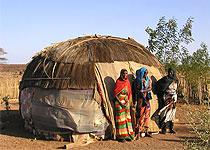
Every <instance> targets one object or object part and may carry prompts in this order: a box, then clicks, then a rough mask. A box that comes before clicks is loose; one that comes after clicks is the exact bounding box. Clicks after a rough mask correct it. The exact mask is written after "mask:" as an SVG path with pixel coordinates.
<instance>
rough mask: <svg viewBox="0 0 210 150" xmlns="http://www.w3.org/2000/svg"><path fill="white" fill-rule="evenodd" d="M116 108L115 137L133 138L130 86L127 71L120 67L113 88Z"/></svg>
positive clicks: (122, 138) (123, 139)
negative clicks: (118, 75)
mask: <svg viewBox="0 0 210 150" xmlns="http://www.w3.org/2000/svg"><path fill="white" fill-rule="evenodd" d="M114 97H115V109H116V128H117V139H118V140H119V141H122V142H125V141H126V140H130V141H131V140H133V138H134V133H133V128H132V123H131V115H130V103H129V101H130V99H131V86H130V82H129V80H128V71H127V70H126V69H122V70H121V72H120V77H119V78H118V79H117V81H116V84H115V90H114Z"/></svg>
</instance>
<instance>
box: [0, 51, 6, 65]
mask: <svg viewBox="0 0 210 150" xmlns="http://www.w3.org/2000/svg"><path fill="white" fill-rule="evenodd" d="M5 54H7V52H5V51H4V50H3V48H0V56H1V55H5ZM5 60H7V59H6V58H5V57H0V62H1V61H5Z"/></svg>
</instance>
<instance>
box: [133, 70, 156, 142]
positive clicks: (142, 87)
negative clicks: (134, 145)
mask: <svg viewBox="0 0 210 150" xmlns="http://www.w3.org/2000/svg"><path fill="white" fill-rule="evenodd" d="M147 74H148V70H147V69H146V68H141V69H139V70H137V71H136V77H137V80H136V82H137V83H136V93H137V99H136V101H135V102H134V106H135V107H136V120H137V121H136V132H137V133H136V134H137V139H139V137H140V133H141V136H142V137H143V136H147V137H151V135H149V133H148V128H149V118H150V112H151V106H150V100H151V99H152V96H151V84H150V80H149V77H148V76H147ZM136 105H137V106H136Z"/></svg>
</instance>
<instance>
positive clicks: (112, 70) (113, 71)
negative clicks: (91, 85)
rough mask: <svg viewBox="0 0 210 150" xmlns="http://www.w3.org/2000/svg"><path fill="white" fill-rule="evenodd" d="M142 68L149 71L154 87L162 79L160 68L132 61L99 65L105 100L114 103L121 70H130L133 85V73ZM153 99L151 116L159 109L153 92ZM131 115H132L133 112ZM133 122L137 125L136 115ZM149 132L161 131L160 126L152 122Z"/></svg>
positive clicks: (129, 75)
mask: <svg viewBox="0 0 210 150" xmlns="http://www.w3.org/2000/svg"><path fill="white" fill-rule="evenodd" d="M141 67H145V68H147V69H148V71H149V73H148V76H149V78H150V79H151V81H152V85H154V84H155V82H156V81H157V80H159V79H160V78H161V77H162V74H161V73H160V70H159V68H156V67H153V66H147V65H143V64H139V63H136V62H133V61H130V62H118V61H115V62H114V63H97V64H96V68H97V69H98V70H99V72H100V76H101V77H102V80H103V83H104V88H105V90H104V93H103V95H104V98H106V99H108V100H107V101H110V103H113V101H112V100H113V97H112V94H113V90H114V86H115V82H116V80H117V78H118V77H119V76H120V70H121V69H123V68H125V69H127V70H128V78H129V80H130V82H131V83H132V73H133V72H134V73H135V72H136V70H138V69H140V68H141ZM132 69H133V72H132ZM97 78H98V80H99V79H100V77H99V76H97ZM101 86H103V85H101ZM152 97H153V99H152V100H151V116H152V115H153V114H154V112H155V111H156V110H157V109H158V98H157V96H156V95H155V94H154V93H153V92H152ZM133 113H134V112H133ZM131 115H132V110H131ZM132 121H133V124H135V118H134V115H133V117H132ZM149 130H150V131H151V132H157V131H159V128H158V126H157V125H156V123H155V122H154V121H152V120H151V121H150V123H149Z"/></svg>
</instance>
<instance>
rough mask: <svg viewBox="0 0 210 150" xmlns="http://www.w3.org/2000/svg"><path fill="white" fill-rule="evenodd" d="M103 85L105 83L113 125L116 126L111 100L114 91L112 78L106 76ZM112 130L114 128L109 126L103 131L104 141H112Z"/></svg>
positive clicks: (112, 99) (112, 101)
mask: <svg viewBox="0 0 210 150" xmlns="http://www.w3.org/2000/svg"><path fill="white" fill-rule="evenodd" d="M104 83H105V86H106V90H107V94H108V99H109V101H110V104H111V107H112V110H113V115H114V121H115V124H116V120H115V108H114V98H113V94H114V89H115V81H114V79H113V78H112V77H110V76H107V77H105V78H104ZM113 128H115V127H113V126H112V125H111V124H109V126H108V127H107V130H106V131H105V137H106V139H112V138H113V137H114V132H113Z"/></svg>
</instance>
